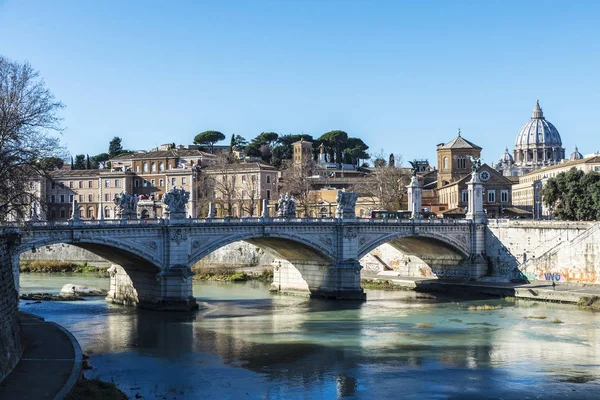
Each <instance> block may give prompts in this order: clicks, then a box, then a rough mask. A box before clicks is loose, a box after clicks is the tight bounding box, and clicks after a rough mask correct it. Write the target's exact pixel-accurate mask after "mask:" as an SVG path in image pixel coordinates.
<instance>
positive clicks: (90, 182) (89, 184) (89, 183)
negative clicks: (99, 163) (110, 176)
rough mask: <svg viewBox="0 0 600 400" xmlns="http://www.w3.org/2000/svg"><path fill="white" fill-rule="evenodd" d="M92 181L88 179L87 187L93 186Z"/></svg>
mask: <svg viewBox="0 0 600 400" xmlns="http://www.w3.org/2000/svg"><path fill="white" fill-rule="evenodd" d="M92 182H93V181H88V188H90V189H91V188H92V187H93V186H94V184H93V183H92Z"/></svg>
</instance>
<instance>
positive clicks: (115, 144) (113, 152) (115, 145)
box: [108, 136, 123, 158]
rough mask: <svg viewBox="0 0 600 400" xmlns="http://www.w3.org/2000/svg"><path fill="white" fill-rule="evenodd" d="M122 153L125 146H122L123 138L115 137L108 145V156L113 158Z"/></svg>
mask: <svg viewBox="0 0 600 400" xmlns="http://www.w3.org/2000/svg"><path fill="white" fill-rule="evenodd" d="M122 152H123V146H122V145H121V138H120V137H118V136H115V137H114V138H113V139H112V140H111V141H110V143H109V144H108V154H109V156H110V157H111V158H112V157H116V156H118V155H119V154H121V153H122Z"/></svg>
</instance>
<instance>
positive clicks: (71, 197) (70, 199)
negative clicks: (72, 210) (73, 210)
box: [69, 194, 73, 203]
mask: <svg viewBox="0 0 600 400" xmlns="http://www.w3.org/2000/svg"><path fill="white" fill-rule="evenodd" d="M69 203H73V195H72V194H70V195H69Z"/></svg>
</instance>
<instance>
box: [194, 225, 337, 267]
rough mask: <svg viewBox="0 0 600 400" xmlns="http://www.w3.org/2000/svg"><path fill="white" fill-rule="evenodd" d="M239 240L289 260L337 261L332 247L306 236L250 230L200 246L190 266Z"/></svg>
mask: <svg viewBox="0 0 600 400" xmlns="http://www.w3.org/2000/svg"><path fill="white" fill-rule="evenodd" d="M239 241H245V242H248V243H250V244H253V245H255V246H256V247H259V248H261V249H263V250H265V251H266V252H268V253H270V254H272V255H274V256H275V257H276V258H280V259H284V260H288V261H290V260H295V261H317V262H322V263H329V264H331V263H334V262H335V254H334V253H333V251H332V249H330V248H327V247H326V246H324V245H323V244H322V243H319V242H317V241H314V240H311V239H309V238H307V237H305V236H301V235H295V234H290V233H280V232H271V233H269V234H268V235H265V234H264V233H256V232H248V233H240V234H235V235H229V236H225V237H222V238H220V239H218V240H215V241H212V242H210V243H209V244H207V245H206V246H200V249H199V250H197V251H195V252H193V253H192V254H191V256H190V261H189V263H188V266H189V267H192V266H193V265H194V264H196V263H197V262H198V261H200V260H201V259H202V258H204V257H206V256H207V255H209V254H210V253H212V252H214V251H216V250H218V249H220V248H222V247H224V246H226V245H228V244H231V243H235V242H239Z"/></svg>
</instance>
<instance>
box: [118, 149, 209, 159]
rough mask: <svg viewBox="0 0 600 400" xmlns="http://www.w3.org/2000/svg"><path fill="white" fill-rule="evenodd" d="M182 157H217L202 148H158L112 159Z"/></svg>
mask: <svg viewBox="0 0 600 400" xmlns="http://www.w3.org/2000/svg"><path fill="white" fill-rule="evenodd" d="M181 157H209V158H212V157H215V155H214V154H210V153H207V152H204V151H201V150H188V149H171V150H158V151H148V152H143V153H132V154H123V155H122V156H117V157H114V158H112V159H111V161H112V160H116V161H124V160H148V159H157V158H181Z"/></svg>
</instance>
